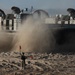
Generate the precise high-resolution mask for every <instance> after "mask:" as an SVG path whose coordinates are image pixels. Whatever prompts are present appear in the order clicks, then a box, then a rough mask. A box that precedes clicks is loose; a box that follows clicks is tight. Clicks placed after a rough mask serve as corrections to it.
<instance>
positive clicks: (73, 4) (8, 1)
mask: <svg viewBox="0 0 75 75" xmlns="http://www.w3.org/2000/svg"><path fill="white" fill-rule="evenodd" d="M12 6H17V7H20V8H26V7H28V8H30V7H31V6H33V7H34V8H35V9H36V8H37V9H39V8H40V9H67V8H75V0H0V8H4V9H11V7H12Z"/></svg>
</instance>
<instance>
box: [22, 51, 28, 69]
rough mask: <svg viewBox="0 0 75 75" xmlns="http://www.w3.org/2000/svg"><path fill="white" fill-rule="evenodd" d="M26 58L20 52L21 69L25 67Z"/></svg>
mask: <svg viewBox="0 0 75 75" xmlns="http://www.w3.org/2000/svg"><path fill="white" fill-rule="evenodd" d="M26 58H27V57H26V56H25V55H24V52H22V54H21V60H22V69H25V66H26V61H25V60H26Z"/></svg>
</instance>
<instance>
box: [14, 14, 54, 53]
mask: <svg viewBox="0 0 75 75" xmlns="http://www.w3.org/2000/svg"><path fill="white" fill-rule="evenodd" d="M36 15H37V16H35V14H33V16H30V17H28V18H27V20H26V21H24V22H23V24H22V25H21V27H19V29H18V32H17V33H16V35H15V38H14V40H13V43H14V42H15V45H14V47H13V50H17V51H19V46H20V45H21V47H22V49H21V50H22V51H24V52H50V51H51V50H52V49H53V48H54V45H55V38H54V36H53V34H52V33H53V31H52V30H50V29H49V28H48V26H47V25H45V24H44V20H43V17H42V16H38V14H37V13H36ZM42 15H43V14H42ZM44 17H45V15H44ZM46 17H47V16H46ZM46 17H45V18H46Z"/></svg>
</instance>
